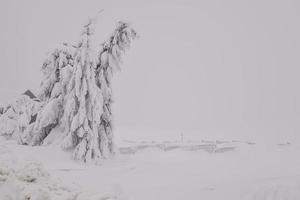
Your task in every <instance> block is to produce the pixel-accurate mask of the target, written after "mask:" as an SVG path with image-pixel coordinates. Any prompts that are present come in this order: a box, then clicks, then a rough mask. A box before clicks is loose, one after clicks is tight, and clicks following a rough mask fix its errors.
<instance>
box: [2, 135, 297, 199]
mask: <svg viewBox="0 0 300 200" xmlns="http://www.w3.org/2000/svg"><path fill="white" fill-rule="evenodd" d="M120 145H121V146H120V153H118V154H117V155H116V156H115V157H114V158H111V159H109V160H106V161H104V162H103V163H101V164H100V165H98V166H96V165H88V164H83V163H78V162H75V161H72V160H71V158H70V153H69V152H63V151H62V150H61V149H60V148H59V147H56V146H39V147H29V146H21V145H17V144H16V143H15V142H14V141H7V140H4V139H2V140H1V141H0V161H1V162H0V163H2V164H1V165H0V191H1V192H0V194H2V196H1V195H0V197H2V198H0V199H1V200H3V199H4V200H8V199H9V198H7V199H5V198H4V195H3V194H7V193H12V194H16V192H14V191H16V190H18V187H19V186H20V185H21V186H22V187H23V188H24V184H23V185H22V184H20V183H19V182H18V184H17V185H18V187H15V186H13V187H11V186H10V185H12V183H14V182H12V181H10V182H8V181H3V180H2V182H1V169H2V179H3V177H4V176H3V168H4V165H6V166H8V167H11V168H12V169H14V174H17V175H15V177H16V178H15V179H18V180H19V181H20V179H21V180H23V179H24V178H23V179H22V177H24V175H22V174H24V173H25V175H26V173H27V172H24V169H25V170H26V169H29V171H30V170H31V171H34V170H35V171H34V173H33V174H37V173H36V171H38V176H41V177H43V178H42V179H38V180H39V181H38V182H37V183H35V182H34V181H33V182H28V183H26V184H25V185H26V186H28V185H30V184H36V185H34V186H32V187H31V189H32V188H35V189H36V187H37V185H39V187H40V188H39V189H38V190H32V191H39V195H40V198H41V199H47V198H48V197H47V198H46V197H43V196H42V195H45V192H48V193H53V194H51V195H50V196H49V199H51V198H50V197H52V199H61V200H63V199H86V200H90V199H93V200H100V199H121V200H127V199H128V200H141V199H142V200H182V199H189V200H192V199H195V200H199V199H205V200H210V199H212V200H219V199H222V200H252V199H255V200H299V199H300V157H299V152H300V144H299V143H269V144H265V143H252V142H242V141H230V142H226V141H223V142H222V141H217V142H213V141H187V142H180V141H177V142H176V141H161V142H159V141H134V140H122V143H120ZM36 162H38V163H41V165H42V166H43V167H41V166H40V165H38V164H32V163H36ZM28 163H29V164H28ZM30 163H31V164H30ZM23 166H25V168H24V167H23ZM28 166H29V168H28ZM30 166H31V167H30ZM32 166H33V167H32ZM22 170H23V171H22ZM20 174H21V175H20ZM33 176H35V175H33ZM20 177H21V178H20ZM25 177H28V175H26V176H25ZM29 177H31V175H29ZM8 188H9V189H8ZM12 188H13V189H12ZM14 188H17V189H14ZM25 188H26V187H25ZM27 190H29V189H27ZM41 191H42V192H41ZM43 192H44V193H43ZM11 199H13V198H11ZM15 199H17V198H15ZM30 200H34V199H33V198H32V199H30ZM35 200H40V199H39V198H38V197H35Z"/></svg>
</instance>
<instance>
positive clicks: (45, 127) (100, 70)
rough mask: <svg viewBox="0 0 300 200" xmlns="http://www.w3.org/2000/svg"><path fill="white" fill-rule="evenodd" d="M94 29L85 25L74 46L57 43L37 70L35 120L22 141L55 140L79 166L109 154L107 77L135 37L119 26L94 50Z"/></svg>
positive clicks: (109, 86) (91, 22)
mask: <svg viewBox="0 0 300 200" xmlns="http://www.w3.org/2000/svg"><path fill="white" fill-rule="evenodd" d="M94 25H95V21H94V20H92V19H91V20H89V21H88V23H87V24H86V25H84V27H83V31H82V33H81V37H80V41H79V42H78V44H76V45H68V44H62V45H61V46H59V47H58V48H56V49H55V50H54V51H53V52H51V53H50V54H49V57H48V58H47V60H46V61H45V62H44V64H43V66H42V72H43V74H44V80H43V81H42V83H41V87H40V92H39V95H38V96H39V98H40V99H41V102H42V104H43V106H42V108H41V109H40V111H39V112H38V115H37V118H36V121H35V122H34V123H32V124H30V125H29V126H28V127H27V129H26V130H25V133H24V134H23V136H22V141H23V143H25V144H29V145H41V144H49V143H53V142H54V141H55V140H58V141H61V146H62V147H63V148H64V149H71V150H73V157H74V159H78V160H83V161H84V162H88V161H92V160H99V159H102V158H106V157H108V156H110V155H111V154H113V153H114V142H113V126H112V110H111V103H112V82H111V81H112V75H113V73H114V72H115V71H116V70H117V69H119V65H120V63H121V58H122V55H123V54H124V52H125V50H126V49H127V48H128V47H129V46H130V44H131V42H132V40H133V39H135V38H136V36H137V34H136V32H135V31H134V29H132V28H131V27H130V25H129V24H128V23H124V22H119V23H118V25H117V28H116V29H115V31H114V32H113V33H112V35H111V36H110V37H109V38H108V40H107V41H105V42H104V43H103V44H101V48H100V50H98V51H95V49H94V48H93V46H94V42H93V40H92V38H93V35H94V31H93V27H94Z"/></svg>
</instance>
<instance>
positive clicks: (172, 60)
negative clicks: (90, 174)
mask: <svg viewBox="0 0 300 200" xmlns="http://www.w3.org/2000/svg"><path fill="white" fill-rule="evenodd" d="M100 9H104V12H103V13H102V14H101V15H100V16H99V20H98V26H97V30H96V34H97V36H96V38H97V41H96V42H98V43H99V44H100V43H101V42H102V41H104V40H105V39H106V38H107V37H108V35H109V34H110V33H111V32H112V31H113V28H114V27H115V24H116V22H117V21H118V20H125V21H129V22H131V23H132V25H133V26H134V27H135V29H136V30H137V32H138V33H139V35H140V38H139V39H138V40H137V41H136V42H134V44H133V46H132V48H131V49H130V50H129V51H128V53H127V54H126V55H125V57H124V64H123V66H122V71H121V72H120V73H117V74H116V75H115V77H114V82H115V83H114V96H115V104H114V113H115V116H114V118H115V127H116V128H117V131H118V132H120V133H121V134H122V132H124V133H125V132H127V133H128V132H138V133H140V134H141V135H143V134H152V133H155V134H167V133H168V134H173V135H174V137H175V136H176V137H177V135H179V134H180V133H183V134H185V135H189V134H194V135H197V136H199V137H200V138H216V139H218V138H227V139H239V138H246V139H251V140H256V139H258V138H279V139H281V140H293V139H295V138H297V137H298V135H299V131H300V123H299V120H300V105H299V100H300V91H299V82H300V81H299V78H298V76H299V72H300V68H299V64H300V56H299V55H298V54H299V52H300V38H299V36H300V24H299V19H300V14H299V10H300V2H299V1H297V0H294V1H291V0H285V1H279V0H276V1H275V0H273V1H271V0H255V1H254V0H252V1H241V0H227V1H224V0H206V1H200V0H186V1H184V0H182V1H179V0H168V1H167V0H166V1H161V0H152V1H144V2H141V1H138V0H126V1H100V0H93V1H72V0H68V1H63V0H51V1H50V0H49V1H39V0H29V1H17V0H10V1H8V0H7V1H6V0H5V1H3V0H2V1H1V3H0V22H1V32H0V36H1V37H0V44H1V45H0V74H1V79H0V101H1V102H6V101H8V100H9V99H11V98H12V97H14V96H16V95H18V94H19V93H21V92H23V91H24V90H26V89H27V88H30V89H32V90H33V91H36V90H37V88H38V86H39V84H40V81H41V73H40V67H41V64H42V62H43V60H44V59H45V57H46V53H47V51H49V50H51V48H52V47H53V46H55V45H56V44H59V43H61V42H70V43H72V42H73V43H74V42H76V40H77V39H78V36H79V33H80V30H81V25H82V24H83V23H84V22H85V21H86V19H87V18H88V17H89V16H93V15H94V14H95V13H96V12H97V11H99V10H100Z"/></svg>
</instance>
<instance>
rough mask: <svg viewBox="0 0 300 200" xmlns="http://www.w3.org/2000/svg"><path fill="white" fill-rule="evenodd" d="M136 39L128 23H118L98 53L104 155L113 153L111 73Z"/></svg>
mask: <svg viewBox="0 0 300 200" xmlns="http://www.w3.org/2000/svg"><path fill="white" fill-rule="evenodd" d="M136 37H137V34H136V32H135V31H134V29H132V28H131V27H130V26H129V24H128V23H124V22H119V23H118V26H117V28H116V29H115V31H114V32H113V34H112V35H111V36H110V38H109V39H108V40H107V41H106V42H104V43H103V45H102V50H101V52H100V53H99V57H98V64H97V68H96V81H97V85H98V87H99V88H100V89H101V92H102V95H103V100H104V101H103V105H102V107H103V113H102V115H101V122H100V129H99V130H100V133H101V140H100V141H101V147H102V148H103V153H104V154H108V153H111V152H113V151H114V145H113V132H112V129H113V127H112V110H111V103H112V102H113V97H112V75H113V72H115V71H116V70H119V69H120V64H121V61H122V54H123V53H124V52H125V50H126V49H127V48H128V47H129V46H130V44H131V42H132V40H133V39H135V38H136ZM105 150H106V151H105Z"/></svg>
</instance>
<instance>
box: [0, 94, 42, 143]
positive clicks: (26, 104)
mask: <svg viewBox="0 0 300 200" xmlns="http://www.w3.org/2000/svg"><path fill="white" fill-rule="evenodd" d="M40 108H41V103H40V102H38V101H36V100H33V99H31V98H30V97H28V96H27V95H20V96H19V97H18V98H16V99H14V101H13V102H12V103H10V104H9V105H7V106H6V107H4V108H3V114H2V115H0V135H2V136H6V137H12V138H14V139H17V140H18V141H19V140H20V137H21V136H22V134H23V132H24V131H25V129H26V128H27V126H28V125H29V124H30V122H31V120H32V118H33V117H34V116H35V115H36V114H37V112H38V110H39V109H40Z"/></svg>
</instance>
